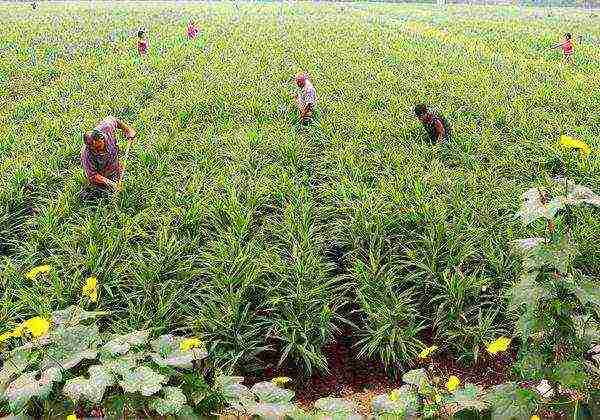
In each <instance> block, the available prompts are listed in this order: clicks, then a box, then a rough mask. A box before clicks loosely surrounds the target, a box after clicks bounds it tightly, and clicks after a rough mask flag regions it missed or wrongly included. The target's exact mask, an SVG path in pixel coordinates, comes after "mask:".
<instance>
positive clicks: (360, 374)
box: [246, 334, 514, 415]
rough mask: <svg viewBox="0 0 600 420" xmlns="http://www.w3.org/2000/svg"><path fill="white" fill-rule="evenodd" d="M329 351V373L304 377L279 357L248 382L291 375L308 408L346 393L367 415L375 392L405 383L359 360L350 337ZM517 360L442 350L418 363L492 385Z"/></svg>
mask: <svg viewBox="0 0 600 420" xmlns="http://www.w3.org/2000/svg"><path fill="white" fill-rule="evenodd" d="M348 336H349V334H347V335H343V337H348ZM325 353H326V355H327V360H328V365H329V370H330V372H329V373H328V374H320V373H316V374H313V375H312V376H311V377H309V378H303V377H302V375H301V373H300V371H299V369H298V368H297V367H294V366H284V367H281V368H277V367H276V364H277V362H276V361H275V362H271V363H272V366H273V367H270V368H267V369H266V370H265V371H264V372H263V374H262V375H260V376H257V377H247V379H246V383H247V384H249V385H251V384H253V383H256V382H259V381H263V380H270V379H271V378H273V377H276V376H288V377H290V378H292V380H293V383H292V384H291V386H290V388H291V389H294V391H295V392H296V399H297V401H298V403H299V404H300V405H301V406H303V407H304V408H311V407H312V404H313V403H314V401H316V400H317V399H319V398H322V397H329V396H332V397H343V398H346V399H349V400H352V401H354V402H355V403H356V404H357V405H358V407H359V408H360V412H361V414H364V415H369V414H370V407H371V401H372V400H373V398H374V397H375V396H377V395H378V394H382V393H387V392H389V391H391V390H392V389H394V388H398V387H399V386H400V385H402V380H401V379H400V378H399V377H398V378H390V377H389V376H388V375H386V372H385V369H384V367H383V365H382V364H381V363H380V362H374V361H366V360H357V358H356V349H355V348H353V347H352V343H351V341H350V340H348V339H345V338H340V339H339V340H338V341H336V342H335V343H332V344H331V345H329V346H327V347H326V349H325ZM513 360H514V354H510V353H504V354H501V355H498V356H496V357H494V358H488V359H486V360H482V361H481V362H479V363H478V364H476V365H474V366H461V364H459V363H457V362H456V361H455V360H452V359H451V358H450V357H448V356H446V355H439V354H438V355H436V356H435V357H434V358H433V359H432V360H431V361H427V362H426V363H423V364H421V365H415V366H414V367H415V368H418V367H427V368H428V370H429V371H430V372H433V376H435V377H439V378H440V379H442V380H444V381H445V380H446V379H447V378H448V376H450V375H456V376H458V377H459V378H460V380H461V382H463V383H465V382H469V383H473V384H476V385H480V386H482V387H489V386H492V385H497V384H500V383H502V382H505V381H506V380H507V377H508V374H509V371H508V370H509V368H510V366H511V364H512V361H513ZM265 362H266V363H269V362H268V361H265Z"/></svg>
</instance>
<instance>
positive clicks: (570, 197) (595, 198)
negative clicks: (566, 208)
mask: <svg viewBox="0 0 600 420" xmlns="http://www.w3.org/2000/svg"><path fill="white" fill-rule="evenodd" d="M564 202H565V204H569V205H575V206H578V205H581V204H589V205H592V206H600V196H599V195H597V194H596V193H594V191H592V190H591V189H589V188H588V187H584V186H583V185H577V184H575V183H574V182H572V181H568V182H567V197H566V198H565V199H564Z"/></svg>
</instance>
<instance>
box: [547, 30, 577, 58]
mask: <svg viewBox="0 0 600 420" xmlns="http://www.w3.org/2000/svg"><path fill="white" fill-rule="evenodd" d="M572 38H573V37H572V35H571V33H570V32H567V33H566V34H565V39H564V40H563V41H562V42H559V43H558V44H556V45H553V46H552V47H551V48H550V49H554V48H560V49H561V50H562V51H563V55H564V56H565V61H566V62H567V63H572V62H573V41H572Z"/></svg>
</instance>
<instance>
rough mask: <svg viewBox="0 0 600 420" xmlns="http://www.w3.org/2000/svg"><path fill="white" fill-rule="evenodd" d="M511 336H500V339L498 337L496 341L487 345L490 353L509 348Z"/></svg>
mask: <svg viewBox="0 0 600 420" xmlns="http://www.w3.org/2000/svg"><path fill="white" fill-rule="evenodd" d="M510 341H511V339H510V338H507V337H500V338H498V339H496V340H495V341H492V342H491V343H490V344H489V345H488V346H487V351H488V352H489V353H490V354H496V353H501V352H503V351H506V350H508V347H509V346H510Z"/></svg>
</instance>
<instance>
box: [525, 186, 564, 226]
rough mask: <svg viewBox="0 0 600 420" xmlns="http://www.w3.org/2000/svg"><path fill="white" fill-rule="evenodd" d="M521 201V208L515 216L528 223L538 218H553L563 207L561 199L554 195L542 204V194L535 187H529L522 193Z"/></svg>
mask: <svg viewBox="0 0 600 420" xmlns="http://www.w3.org/2000/svg"><path fill="white" fill-rule="evenodd" d="M522 198H523V202H522V203H521V210H520V211H519V212H518V213H517V216H519V217H520V218H521V221H522V222H523V223H524V224H525V225H528V224H529V223H531V222H533V221H535V220H537V219H539V218H545V219H548V220H552V219H554V217H555V216H556V214H557V213H558V212H559V210H561V209H563V208H564V203H563V199H562V198H561V197H556V198H553V199H552V200H550V201H549V202H548V203H546V204H544V203H543V202H542V195H541V194H540V191H539V190H538V189H537V188H531V189H529V190H527V191H526V192H525V193H523V196H522Z"/></svg>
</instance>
